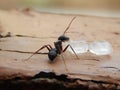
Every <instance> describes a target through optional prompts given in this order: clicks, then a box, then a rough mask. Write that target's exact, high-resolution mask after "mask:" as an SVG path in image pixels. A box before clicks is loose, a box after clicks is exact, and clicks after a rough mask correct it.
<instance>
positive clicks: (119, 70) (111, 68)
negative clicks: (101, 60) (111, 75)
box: [102, 66, 120, 71]
mask: <svg viewBox="0 0 120 90" xmlns="http://www.w3.org/2000/svg"><path fill="white" fill-rule="evenodd" d="M102 68H111V69H117V70H118V71H120V69H119V68H117V67H110V66H108V67H102Z"/></svg>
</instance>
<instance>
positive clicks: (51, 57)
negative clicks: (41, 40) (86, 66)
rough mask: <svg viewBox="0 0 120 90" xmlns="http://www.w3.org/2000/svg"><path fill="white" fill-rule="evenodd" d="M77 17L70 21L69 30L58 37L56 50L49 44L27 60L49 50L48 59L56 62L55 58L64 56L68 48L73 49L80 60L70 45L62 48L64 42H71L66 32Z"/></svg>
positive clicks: (55, 43) (55, 44)
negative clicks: (43, 50)
mask: <svg viewBox="0 0 120 90" xmlns="http://www.w3.org/2000/svg"><path fill="white" fill-rule="evenodd" d="M75 18H76V17H73V18H72V20H71V21H70V23H69V24H68V26H67V28H66V29H65V31H64V33H63V35H61V36H59V37H58V40H57V41H56V42H54V46H55V47H54V48H52V46H51V45H49V44H47V45H44V46H42V47H41V48H40V49H38V50H37V51H36V52H34V53H33V54H32V55H31V56H30V57H28V58H27V59H26V60H29V59H30V58H31V57H32V56H33V55H35V54H37V53H38V52H39V51H40V50H42V49H44V48H47V49H48V51H49V52H48V53H47V54H48V58H49V60H50V61H54V60H55V58H56V57H57V55H60V54H62V53H63V52H65V51H66V50H67V48H68V47H70V48H71V50H72V51H73V52H74V54H75V55H76V57H77V58H78V56H77V54H76V53H75V51H74V49H73V48H72V46H71V45H70V44H68V45H67V46H66V47H65V48H64V49H63V46H62V42H66V41H69V37H67V36H65V33H66V31H67V30H68V29H69V28H70V26H71V24H72V22H73V20H75Z"/></svg>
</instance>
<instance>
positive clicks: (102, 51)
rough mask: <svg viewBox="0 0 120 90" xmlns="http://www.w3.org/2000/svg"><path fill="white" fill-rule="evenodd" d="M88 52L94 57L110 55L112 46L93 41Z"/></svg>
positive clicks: (103, 42) (105, 42) (104, 42)
mask: <svg viewBox="0 0 120 90" xmlns="http://www.w3.org/2000/svg"><path fill="white" fill-rule="evenodd" d="M89 50H90V52H92V53H94V54H96V55H107V54H111V53H112V46H111V44H110V43H109V42H107V41H95V42H93V43H91V44H90V45H89Z"/></svg>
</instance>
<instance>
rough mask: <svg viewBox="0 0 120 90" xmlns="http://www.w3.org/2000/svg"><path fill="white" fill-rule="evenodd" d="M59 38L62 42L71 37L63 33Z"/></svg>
mask: <svg viewBox="0 0 120 90" xmlns="http://www.w3.org/2000/svg"><path fill="white" fill-rule="evenodd" d="M58 40H61V41H62V42H65V41H69V37H66V36H65V35H61V36H59V37H58Z"/></svg>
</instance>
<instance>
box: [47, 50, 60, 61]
mask: <svg viewBox="0 0 120 90" xmlns="http://www.w3.org/2000/svg"><path fill="white" fill-rule="evenodd" d="M57 54H58V53H57V49H55V48H54V49H51V50H50V51H49V53H48V57H49V59H50V60H51V61H53V60H54V59H55V58H56V57H57Z"/></svg>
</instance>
